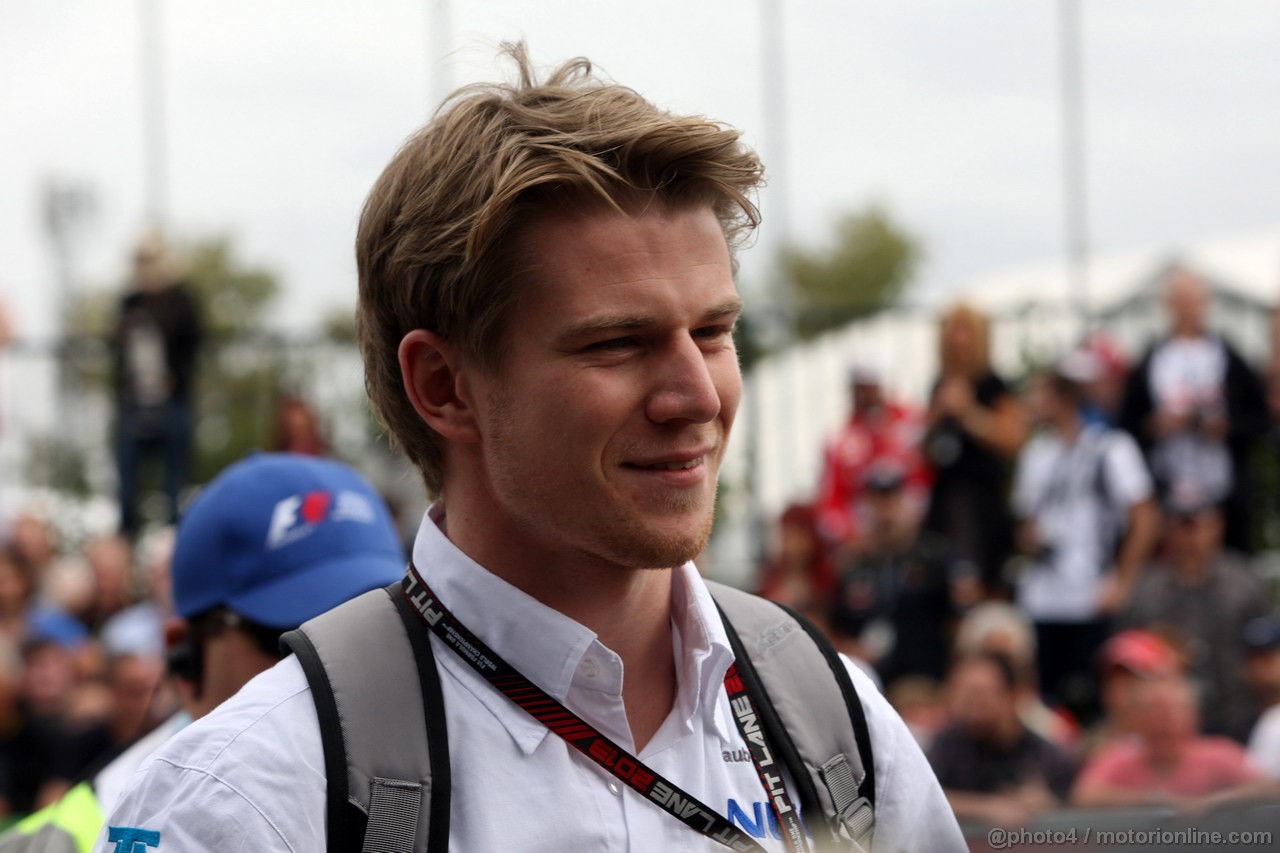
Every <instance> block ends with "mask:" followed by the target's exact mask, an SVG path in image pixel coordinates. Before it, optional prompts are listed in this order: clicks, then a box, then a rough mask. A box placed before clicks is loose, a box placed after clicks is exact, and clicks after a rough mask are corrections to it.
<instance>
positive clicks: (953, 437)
mask: <svg viewBox="0 0 1280 853" xmlns="http://www.w3.org/2000/svg"><path fill="white" fill-rule="evenodd" d="M938 332H939V333H938V364H939V373H938V378H937V379H936V380H935V381H934V384H933V391H932V393H931V394H930V398H929V410H928V413H927V416H926V424H927V431H926V433H925V438H924V455H925V458H926V459H927V460H928V462H929V464H930V465H931V466H932V467H933V470H934V474H935V477H934V484H933V494H932V497H931V499H930V503H929V511H928V514H927V515H926V517H925V529H926V530H929V531H933V532H936V533H939V534H942V535H943V536H945V537H946V538H947V540H948V541H949V542H950V543H951V546H952V548H953V549H954V550H955V553H956V554H957V556H958V557H959V558H960V559H961V560H964V561H967V562H969V563H971V564H972V566H973V568H974V569H976V570H977V571H978V573H979V574H980V576H981V577H982V580H983V582H984V584H985V585H986V587H987V590H988V592H989V593H990V592H997V593H998V592H999V591H1000V590H1001V589H1002V588H1004V587H1005V586H1006V585H1005V583H1004V581H1003V579H1002V577H1001V571H1002V568H1003V564H1004V561H1005V558H1006V557H1007V556H1008V554H1009V550H1010V548H1011V545H1012V541H1013V521H1012V518H1011V516H1010V514H1009V510H1008V502H1007V500H1006V486H1007V482H1008V478H1009V471H1010V466H1011V463H1012V461H1013V459H1014V457H1015V456H1016V455H1017V453H1018V451H1019V449H1021V447H1022V444H1023V442H1024V441H1025V440H1026V437H1027V417H1026V413H1025V411H1024V410H1023V407H1022V404H1021V403H1020V402H1019V401H1018V399H1017V397H1016V396H1015V395H1014V393H1013V392H1012V390H1010V388H1009V386H1008V385H1007V384H1006V383H1005V381H1004V379H1002V378H1001V377H1000V376H999V375H997V374H996V373H995V372H994V371H993V370H992V368H991V361H990V324H989V322H988V320H987V317H986V315H984V314H982V313H981V312H980V311H978V310H977V309H976V308H974V307H972V306H970V305H966V304H963V303H961V304H957V305H955V306H953V307H951V308H950V309H949V310H947V311H946V312H945V313H944V314H943V315H942V318H941V321H940V323H939V329H938Z"/></svg>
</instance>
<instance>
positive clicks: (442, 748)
mask: <svg viewBox="0 0 1280 853" xmlns="http://www.w3.org/2000/svg"><path fill="white" fill-rule="evenodd" d="M388 592H389V593H390V594H391V600H392V601H394V602H395V605H396V612H397V613H399V614H400V619H401V621H403V622H404V627H405V630H406V631H408V633H409V644H410V645H411V646H413V659H414V660H415V661H416V662H417V664H418V683H419V684H420V685H421V686H422V713H423V716H424V717H426V720H427V748H428V749H429V750H430V751H431V794H430V796H431V810H430V817H429V819H430V821H431V824H430V826H431V828H430V831H429V833H428V835H427V853H448V851H449V808H450V800H451V797H452V793H451V792H452V790H453V776H452V770H451V769H450V764H449V728H448V725H447V724H446V721H445V716H444V693H443V691H442V690H441V688H440V671H439V670H438V669H436V656H435V653H434V652H433V651H432V650H431V635H430V634H428V633H427V631H426V630H425V629H424V628H423V627H422V622H421V620H420V618H419V616H418V614H417V613H415V612H414V610H413V608H412V606H410V604H409V602H408V601H406V600H405V598H404V595H403V593H402V592H401V589H400V584H399V583H396V584H395V585H394V586H393V587H391V588H388Z"/></svg>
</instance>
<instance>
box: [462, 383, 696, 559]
mask: <svg viewBox="0 0 1280 853" xmlns="http://www.w3.org/2000/svg"><path fill="white" fill-rule="evenodd" d="M492 406H493V408H492V416H491V418H490V422H489V427H490V429H489V435H488V437H487V441H488V444H489V447H488V448H487V449H486V456H488V458H489V465H488V468H489V475H490V477H491V479H492V483H493V489H494V492H495V496H496V497H497V499H498V501H499V502H500V503H502V504H503V507H504V509H505V510H506V512H507V514H508V515H509V516H510V517H511V518H512V519H513V520H514V521H515V523H516V524H517V525H518V526H519V527H521V528H523V529H524V530H526V531H527V532H529V533H530V534H532V535H533V536H535V537H542V536H546V535H547V534H546V533H545V532H544V531H546V530H547V528H548V527H549V526H553V527H558V528H559V531H558V532H559V533H561V534H564V533H572V534H573V538H574V539H576V540H577V541H576V542H575V543H574V544H575V545H576V546H577V548H578V549H579V550H580V551H581V552H583V553H585V554H589V555H590V556H592V557H594V558H596V559H597V560H599V561H601V562H603V563H610V564H613V565H616V566H618V567H620V568H625V569H669V568H673V567H675V566H680V565H683V564H685V563H686V562H688V561H690V560H692V559H693V558H694V557H696V556H698V554H700V553H702V551H703V549H705V548H706V547H707V543H709V542H710V541H711V532H712V530H713V528H714V526H715V503H716V502H715V496H716V491H717V488H718V484H717V483H716V479H715V478H714V477H713V478H712V480H711V494H710V496H709V498H704V497H703V493H702V492H697V493H691V492H680V491H673V492H669V493H666V494H663V495H661V496H660V497H657V498H654V499H652V500H651V502H650V503H649V505H648V506H647V507H645V508H644V509H647V510H649V511H650V512H651V513H653V514H655V515H657V516H658V517H663V518H671V517H674V516H682V515H683V516H688V515H692V514H695V513H701V515H702V517H701V518H700V519H698V520H697V522H696V527H693V528H692V529H691V530H689V532H687V533H684V534H681V533H668V532H663V531H661V530H657V529H655V528H654V527H651V526H649V525H646V524H643V523H642V522H641V521H640V520H639V519H638V518H637V517H636V516H635V515H634V514H632V513H629V512H626V511H625V510H624V511H622V512H616V513H607V512H606V513H589V514H587V515H585V516H584V514H582V513H580V512H577V511H575V510H574V509H570V510H569V511H567V512H566V511H565V510H564V509H563V508H564V507H565V498H566V495H563V494H558V493H556V491H555V490H554V489H552V488H549V487H548V486H547V485H546V484H545V483H544V482H542V481H541V480H539V479H538V478H537V477H532V476H527V475H522V473H521V472H520V471H518V470H516V469H515V468H513V467H512V466H510V465H505V464H502V461H503V460H506V459H512V458H519V457H520V456H521V455H522V454H523V453H525V451H526V449H524V448H520V447H518V446H517V442H518V441H519V440H518V439H516V438H515V437H514V436H513V435H512V431H513V430H512V424H513V422H514V419H513V415H512V413H513V411H514V407H513V404H512V401H511V400H509V399H494V400H493V401H492ZM717 462H718V460H717ZM495 463H497V464H495ZM717 473H718V465H717ZM704 503H705V506H703V504H704ZM555 532H557V531H553V532H552V535H554V534H555Z"/></svg>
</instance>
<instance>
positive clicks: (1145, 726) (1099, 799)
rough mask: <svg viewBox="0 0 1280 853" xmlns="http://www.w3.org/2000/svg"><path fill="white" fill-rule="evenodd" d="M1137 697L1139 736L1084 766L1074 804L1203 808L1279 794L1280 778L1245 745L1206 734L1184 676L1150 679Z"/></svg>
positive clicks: (1101, 754)
mask: <svg viewBox="0 0 1280 853" xmlns="http://www.w3.org/2000/svg"><path fill="white" fill-rule="evenodd" d="M1137 703H1138V713H1137V715H1136V720H1137V723H1138V732H1137V737H1136V738H1130V739H1126V740H1122V741H1117V742H1115V743H1113V744H1112V745H1111V746H1108V747H1105V748H1104V749H1102V750H1101V751H1100V752H1099V753H1098V754H1097V755H1096V756H1094V757H1093V759H1092V760H1090V761H1089V762H1088V763H1087V764H1086V765H1085V766H1084V769H1083V770H1081V771H1080V777H1079V778H1078V779H1077V780H1076V785H1075V788H1074V790H1073V791H1072V795H1071V800H1072V804H1073V805H1076V806H1080V807H1085V808H1091V807H1097V806H1117V807H1125V806H1139V805H1168V806H1173V807H1175V808H1181V809H1194V810H1202V809H1206V808H1211V807H1213V806H1215V805H1219V804H1222V803H1225V802H1229V801H1231V800H1235V799H1245V798H1252V797H1266V796H1275V793H1276V786H1275V784H1274V783H1271V782H1269V781H1267V780H1266V779H1265V777H1264V776H1263V774H1262V773H1261V772H1260V771H1259V770H1258V769H1257V768H1256V767H1254V766H1253V765H1252V764H1251V763H1250V762H1249V760H1248V757H1247V756H1246V755H1245V751H1244V748H1243V747H1242V746H1240V744H1238V743H1236V742H1235V741H1232V740H1229V739H1227V738H1221V737H1202V736H1201V735H1200V733H1199V729H1198V720H1197V716H1196V700H1195V697H1194V695H1193V691H1192V689H1191V686H1190V685H1189V684H1188V683H1187V681H1186V680H1185V679H1182V678H1177V677H1170V678H1161V679H1155V680H1152V681H1144V682H1142V683H1141V684H1140V685H1139V689H1138V697H1137Z"/></svg>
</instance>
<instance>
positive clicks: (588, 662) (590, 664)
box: [582, 658, 600, 678]
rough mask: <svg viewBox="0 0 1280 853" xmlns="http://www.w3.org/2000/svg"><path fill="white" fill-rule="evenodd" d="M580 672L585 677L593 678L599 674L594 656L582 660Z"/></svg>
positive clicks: (598, 666)
mask: <svg viewBox="0 0 1280 853" xmlns="http://www.w3.org/2000/svg"><path fill="white" fill-rule="evenodd" d="M582 674H583V675H585V676H586V677H587V678H595V677H596V676H597V675H599V674H600V664H598V663H597V662H596V659H595V658H586V659H584V660H583V661H582Z"/></svg>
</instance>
